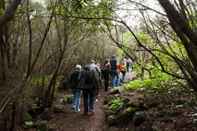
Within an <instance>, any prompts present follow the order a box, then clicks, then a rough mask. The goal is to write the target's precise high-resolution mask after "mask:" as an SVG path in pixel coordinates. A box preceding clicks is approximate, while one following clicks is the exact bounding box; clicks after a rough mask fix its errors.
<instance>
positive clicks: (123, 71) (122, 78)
mask: <svg viewBox="0 0 197 131" xmlns="http://www.w3.org/2000/svg"><path fill="white" fill-rule="evenodd" d="M118 68H119V70H120V72H121V74H122V76H121V78H120V82H121V83H123V82H124V78H125V74H126V65H125V63H124V61H121V63H120V64H119V67H118Z"/></svg>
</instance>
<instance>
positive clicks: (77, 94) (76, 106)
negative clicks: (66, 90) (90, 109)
mask: <svg viewBox="0 0 197 131" xmlns="http://www.w3.org/2000/svg"><path fill="white" fill-rule="evenodd" d="M73 95H74V97H73V104H72V107H73V109H74V111H76V112H78V111H80V97H81V90H80V89H74V90H73Z"/></svg>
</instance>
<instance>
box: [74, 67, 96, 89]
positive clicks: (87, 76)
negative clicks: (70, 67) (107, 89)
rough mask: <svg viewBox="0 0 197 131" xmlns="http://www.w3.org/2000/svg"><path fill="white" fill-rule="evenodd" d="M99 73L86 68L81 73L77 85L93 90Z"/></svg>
mask: <svg viewBox="0 0 197 131" xmlns="http://www.w3.org/2000/svg"><path fill="white" fill-rule="evenodd" d="M97 77H99V74H98V73H96V71H95V70H86V71H84V72H83V73H82V75H81V79H80V82H79V85H78V87H79V88H80V89H82V90H87V89H88V90H94V89H96V88H97V87H98V83H99V81H98V79H99V78H97Z"/></svg>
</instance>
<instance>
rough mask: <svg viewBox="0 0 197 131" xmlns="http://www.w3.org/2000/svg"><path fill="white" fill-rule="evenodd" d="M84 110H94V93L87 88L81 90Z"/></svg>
mask: <svg viewBox="0 0 197 131" xmlns="http://www.w3.org/2000/svg"><path fill="white" fill-rule="evenodd" d="M83 97H84V98H83V99H84V112H85V113H86V112H94V104H95V101H96V93H95V92H93V91H89V90H84V91H83Z"/></svg>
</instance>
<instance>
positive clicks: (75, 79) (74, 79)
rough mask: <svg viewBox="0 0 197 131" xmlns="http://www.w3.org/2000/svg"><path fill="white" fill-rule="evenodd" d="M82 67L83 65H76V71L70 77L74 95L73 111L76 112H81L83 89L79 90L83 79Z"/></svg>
mask: <svg viewBox="0 0 197 131" xmlns="http://www.w3.org/2000/svg"><path fill="white" fill-rule="evenodd" d="M81 73H82V67H81V65H76V66H75V69H74V71H73V72H72V74H71V76H70V85H71V86H70V87H71V89H72V93H73V102H72V109H73V110H74V111H75V112H80V97H81V89H80V88H79V81H80V79H81Z"/></svg>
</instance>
